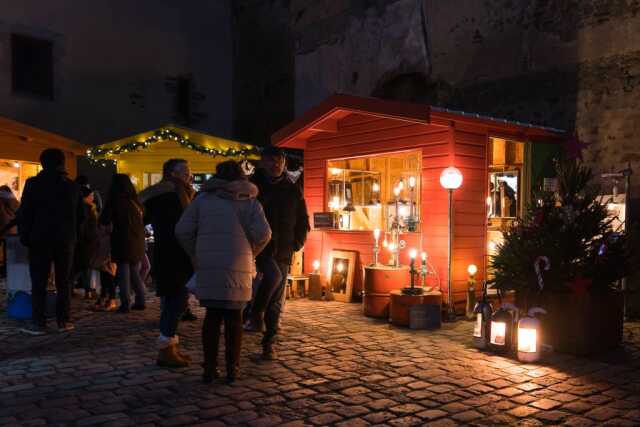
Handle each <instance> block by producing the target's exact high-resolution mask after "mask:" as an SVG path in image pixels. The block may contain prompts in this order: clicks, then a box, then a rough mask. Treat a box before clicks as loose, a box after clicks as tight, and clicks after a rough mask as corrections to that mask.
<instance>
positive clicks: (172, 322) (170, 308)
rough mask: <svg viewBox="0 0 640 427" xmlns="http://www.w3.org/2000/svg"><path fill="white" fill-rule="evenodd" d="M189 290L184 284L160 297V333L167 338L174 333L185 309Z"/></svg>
mask: <svg viewBox="0 0 640 427" xmlns="http://www.w3.org/2000/svg"><path fill="white" fill-rule="evenodd" d="M188 302H189V291H188V290H187V288H186V286H183V287H182V289H180V290H179V291H177V292H176V293H174V294H171V295H167V296H163V297H161V298H160V333H161V334H162V335H164V336H165V337H167V338H171V337H173V336H175V335H176V331H177V330H178V321H179V320H180V317H181V316H182V315H183V314H184V312H185V310H186V309H187V303H188Z"/></svg>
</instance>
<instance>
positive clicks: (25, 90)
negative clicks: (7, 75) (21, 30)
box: [11, 34, 53, 99]
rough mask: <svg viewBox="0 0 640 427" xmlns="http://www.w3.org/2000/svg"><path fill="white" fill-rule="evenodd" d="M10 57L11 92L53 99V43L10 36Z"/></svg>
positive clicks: (14, 35) (18, 35)
mask: <svg viewBox="0 0 640 427" xmlns="http://www.w3.org/2000/svg"><path fill="white" fill-rule="evenodd" d="M11 56H12V75H13V78H12V89H13V92H14V93H16V94H24V95H32V96H37V97H40V98H46V99H53V42H51V41H49V40H42V39H36V38H33V37H29V36H24V35H20V34H12V35H11Z"/></svg>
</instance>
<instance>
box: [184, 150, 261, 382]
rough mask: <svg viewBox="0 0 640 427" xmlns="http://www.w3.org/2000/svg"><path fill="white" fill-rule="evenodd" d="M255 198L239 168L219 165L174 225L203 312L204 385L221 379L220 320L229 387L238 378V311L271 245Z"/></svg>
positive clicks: (232, 164) (254, 190)
mask: <svg viewBox="0 0 640 427" xmlns="http://www.w3.org/2000/svg"><path fill="white" fill-rule="evenodd" d="M257 195H258V189H257V187H256V186H255V185H253V184H251V183H250V182H249V181H248V180H247V179H246V177H245V175H244V172H243V170H242V168H241V166H240V165H239V164H238V163H237V162H235V161H232V160H230V161H226V162H223V163H220V164H218V165H217V167H216V174H215V176H214V177H213V178H211V179H210V180H209V181H207V182H206V183H205V184H204V186H203V188H202V192H201V193H200V194H199V195H198V196H197V197H196V198H195V200H194V201H193V202H192V203H191V204H190V205H189V206H188V207H187V209H186V210H185V212H184V213H183V215H182V217H181V218H180V221H179V222H178V224H177V225H176V229H175V233H176V237H177V239H178V241H179V242H180V244H181V245H182V247H183V248H184V249H185V251H186V252H187V254H189V255H190V256H191V258H192V260H193V264H194V271H195V295H196V297H197V298H198V300H199V301H200V305H202V306H203V307H206V310H207V314H206V317H205V319H204V323H203V325H202V346H203V350H204V359H205V360H204V373H203V381H204V382H205V383H210V382H212V381H213V378H217V377H218V376H219V374H218V370H217V355H218V346H219V345H218V342H219V339H220V324H221V323H222V321H223V320H224V327H225V330H224V334H225V360H226V370H227V381H228V382H233V381H234V380H235V379H236V378H237V376H238V370H239V360H240V350H241V347H242V331H243V330H242V309H243V308H244V306H245V304H246V303H247V302H248V301H249V300H250V299H251V282H252V279H253V277H254V275H255V256H256V255H257V254H259V253H260V251H262V250H263V249H264V247H265V246H266V245H267V243H268V242H269V240H270V239H271V228H270V227H269V224H268V223H267V220H266V218H265V216H264V212H263V210H262V206H261V205H260V203H259V202H258V201H257V200H256V196H257Z"/></svg>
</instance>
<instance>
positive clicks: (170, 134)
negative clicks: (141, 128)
mask: <svg viewBox="0 0 640 427" xmlns="http://www.w3.org/2000/svg"><path fill="white" fill-rule="evenodd" d="M168 139H170V140H174V141H176V142H177V143H178V144H180V145H182V146H183V147H185V148H188V149H190V150H193V151H197V152H198V153H201V154H206V155H208V156H212V157H216V156H220V157H236V156H241V157H246V156H249V155H252V154H255V155H259V154H260V149H259V148H258V147H251V148H240V149H238V148H227V149H226V150H220V149H217V148H209V147H205V146H204V145H200V144H197V143H195V142H193V141H191V140H190V139H189V137H187V136H184V135H181V134H179V133H177V132H174V131H172V130H171V129H160V130H157V131H155V132H154V134H153V135H152V136H150V137H148V138H147V139H145V140H144V141H131V142H129V143H126V144H122V145H119V146H117V147H114V148H100V147H94V148H90V149H88V150H87V158H88V159H89V161H90V162H91V163H93V164H100V165H102V166H107V164H109V163H111V164H114V165H115V164H116V160H115V159H105V158H102V159H96V157H104V156H110V155H118V154H121V153H128V152H130V151H138V150H144V149H145V148H148V147H149V146H150V145H152V144H155V143H156V142H160V141H166V140H168Z"/></svg>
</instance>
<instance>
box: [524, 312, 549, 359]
mask: <svg viewBox="0 0 640 427" xmlns="http://www.w3.org/2000/svg"><path fill="white" fill-rule="evenodd" d="M536 314H547V312H546V311H545V310H544V309H542V308H540V307H534V308H532V309H531V310H529V313H528V315H527V316H525V317H523V318H522V319H520V321H519V322H518V360H519V361H521V362H536V361H538V360H540V329H541V328H540V320H539V319H537V318H536V317H535V316H536Z"/></svg>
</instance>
